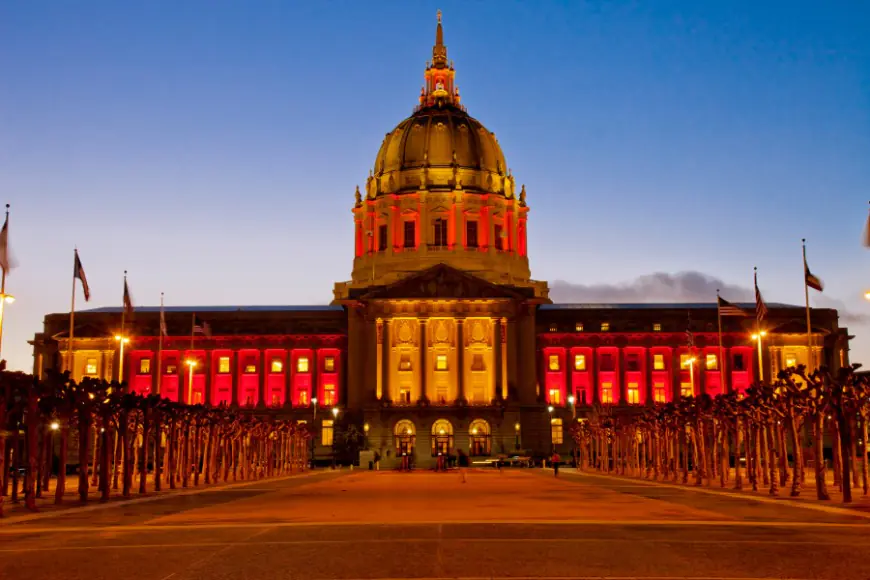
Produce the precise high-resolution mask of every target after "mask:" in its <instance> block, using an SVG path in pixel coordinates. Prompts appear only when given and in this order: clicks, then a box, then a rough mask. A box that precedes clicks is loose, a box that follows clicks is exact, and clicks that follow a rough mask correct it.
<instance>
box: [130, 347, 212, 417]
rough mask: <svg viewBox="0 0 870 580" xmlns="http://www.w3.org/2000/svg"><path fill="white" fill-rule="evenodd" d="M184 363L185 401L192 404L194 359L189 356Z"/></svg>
mask: <svg viewBox="0 0 870 580" xmlns="http://www.w3.org/2000/svg"><path fill="white" fill-rule="evenodd" d="M121 344H122V345H123V343H121ZM121 348H122V349H123V348H124V347H123V346H121ZM121 352H122V353H123V352H124V351H123V350H122V351H121ZM184 363H185V364H186V365H187V369H188V370H187V392H186V394H187V398H186V400H185V402H186V403H187V404H188V405H192V404H193V369H195V368H196V361H195V360H193V359H192V358H189V359H187V360H186V361H184Z"/></svg>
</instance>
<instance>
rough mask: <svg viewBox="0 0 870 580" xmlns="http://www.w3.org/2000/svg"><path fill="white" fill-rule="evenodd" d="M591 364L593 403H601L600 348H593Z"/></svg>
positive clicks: (590, 358) (590, 357)
mask: <svg viewBox="0 0 870 580" xmlns="http://www.w3.org/2000/svg"><path fill="white" fill-rule="evenodd" d="M589 364H591V365H592V367H591V372H592V404H593V405H598V404H600V403H601V393H600V392H599V385H598V349H597V348H594V347H593V348H592V354H591V355H590V356H589Z"/></svg>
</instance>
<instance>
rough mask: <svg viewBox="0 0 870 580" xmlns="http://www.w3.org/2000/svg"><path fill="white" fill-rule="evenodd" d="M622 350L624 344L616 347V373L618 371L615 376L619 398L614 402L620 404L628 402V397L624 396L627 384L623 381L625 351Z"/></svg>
mask: <svg viewBox="0 0 870 580" xmlns="http://www.w3.org/2000/svg"><path fill="white" fill-rule="evenodd" d="M624 351H625V347H624V346H620V347H619V348H617V349H616V359H617V365H616V369H617V373H618V376H617V377H616V384H617V385H618V388H619V399H618V400H617V401H614V403H617V404H620V405H626V404H628V397H627V396H626V392H625V389H626V388H627V385H626V383H625V352H624Z"/></svg>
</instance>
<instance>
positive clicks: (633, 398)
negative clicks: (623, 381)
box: [628, 383, 640, 405]
mask: <svg viewBox="0 0 870 580" xmlns="http://www.w3.org/2000/svg"><path fill="white" fill-rule="evenodd" d="M628 402H629V403H630V404H632V405H637V404H638V403H640V388H639V387H638V384H637V383H628Z"/></svg>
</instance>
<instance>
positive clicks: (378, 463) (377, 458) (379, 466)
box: [375, 451, 381, 471]
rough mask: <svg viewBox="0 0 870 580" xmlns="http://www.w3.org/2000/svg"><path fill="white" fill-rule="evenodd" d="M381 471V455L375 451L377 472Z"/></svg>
mask: <svg viewBox="0 0 870 580" xmlns="http://www.w3.org/2000/svg"><path fill="white" fill-rule="evenodd" d="M380 470H381V454H380V453H378V452H377V451H375V471H380Z"/></svg>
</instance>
